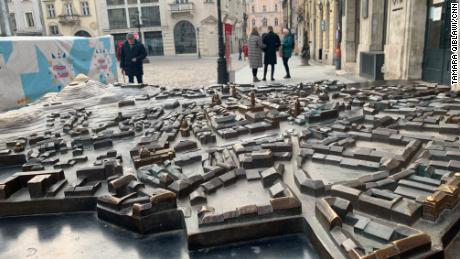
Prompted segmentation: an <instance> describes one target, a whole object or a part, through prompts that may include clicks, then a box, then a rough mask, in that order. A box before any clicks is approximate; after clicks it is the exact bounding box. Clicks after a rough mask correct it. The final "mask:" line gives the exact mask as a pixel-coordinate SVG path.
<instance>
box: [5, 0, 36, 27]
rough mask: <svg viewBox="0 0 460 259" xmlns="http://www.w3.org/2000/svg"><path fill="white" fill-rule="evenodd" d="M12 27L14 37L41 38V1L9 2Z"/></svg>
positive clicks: (22, 0) (19, 0)
mask: <svg viewBox="0 0 460 259" xmlns="http://www.w3.org/2000/svg"><path fill="white" fill-rule="evenodd" d="M6 2H7V3H8V11H9V18H10V25H11V29H12V31H13V34H14V35H17V36H41V35H43V21H42V15H41V10H40V0H27V1H24V0H7V1H6Z"/></svg>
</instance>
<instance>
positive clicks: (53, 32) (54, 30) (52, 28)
mask: <svg viewBox="0 0 460 259" xmlns="http://www.w3.org/2000/svg"><path fill="white" fill-rule="evenodd" d="M49 30H50V34H51V35H59V27H58V26H57V25H50V26H49Z"/></svg>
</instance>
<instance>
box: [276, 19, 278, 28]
mask: <svg viewBox="0 0 460 259" xmlns="http://www.w3.org/2000/svg"><path fill="white" fill-rule="evenodd" d="M275 26H278V18H275Z"/></svg>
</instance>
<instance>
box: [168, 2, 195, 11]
mask: <svg viewBox="0 0 460 259" xmlns="http://www.w3.org/2000/svg"><path fill="white" fill-rule="evenodd" d="M169 6H170V7H171V13H188V12H193V10H194V6H193V3H183V4H170V5H169Z"/></svg>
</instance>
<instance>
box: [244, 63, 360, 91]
mask: <svg viewBox="0 0 460 259" xmlns="http://www.w3.org/2000/svg"><path fill="white" fill-rule="evenodd" d="M289 67H290V70H291V77H292V78H291V79H283V77H284V76H285V75H286V72H285V70H284V66H283V60H282V59H281V58H278V64H277V65H276V66H275V82H276V83H282V84H290V83H291V84H295V83H300V82H314V81H319V80H326V79H328V80H338V81H339V82H342V83H355V82H363V81H367V80H365V79H363V78H360V77H359V76H357V75H354V74H348V73H346V74H343V73H340V74H337V72H336V70H335V67H334V66H330V65H324V64H320V63H316V62H310V66H302V65H301V63H300V59H299V57H298V56H293V57H292V58H291V59H290V60H289ZM257 75H258V77H259V79H262V78H263V68H259V71H258V74H257ZM269 79H270V66H269V68H268V73H267V82H268V83H270V80H269ZM235 81H236V83H240V84H245V83H252V71H251V69H250V68H249V66H248V65H247V66H245V67H243V68H242V69H240V70H238V71H236V73H235ZM267 82H260V83H257V85H259V84H262V85H263V84H266V83H267Z"/></svg>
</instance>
